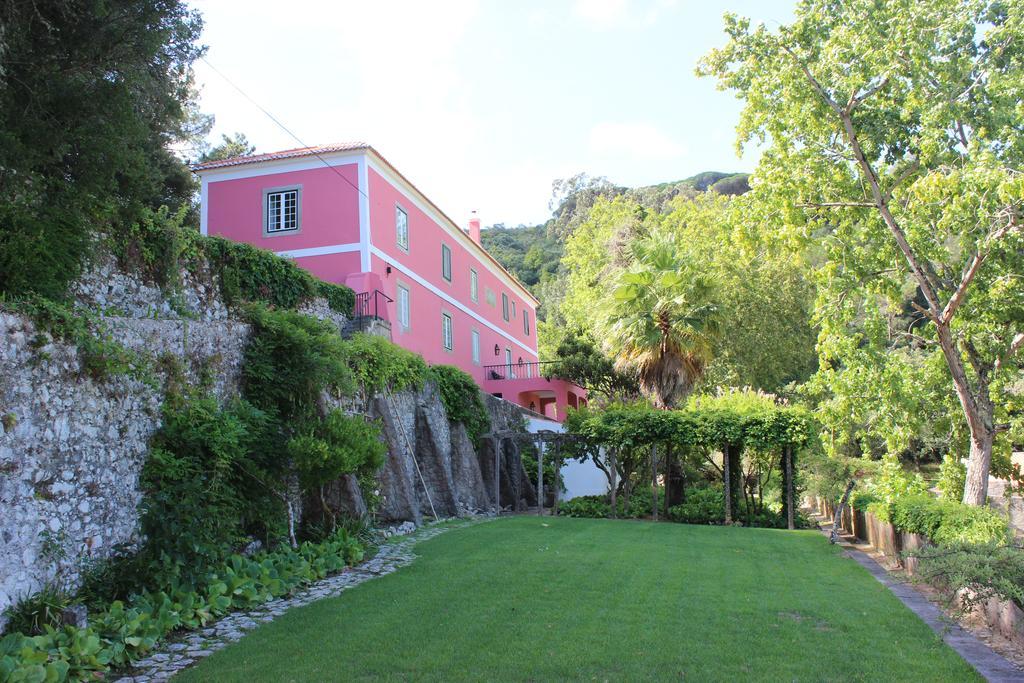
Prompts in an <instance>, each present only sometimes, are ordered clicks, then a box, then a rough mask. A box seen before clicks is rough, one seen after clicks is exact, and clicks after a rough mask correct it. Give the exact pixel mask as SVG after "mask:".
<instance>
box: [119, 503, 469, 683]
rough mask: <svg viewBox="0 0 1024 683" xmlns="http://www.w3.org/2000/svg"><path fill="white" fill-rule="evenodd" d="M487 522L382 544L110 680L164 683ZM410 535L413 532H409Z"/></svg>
mask: <svg viewBox="0 0 1024 683" xmlns="http://www.w3.org/2000/svg"><path fill="white" fill-rule="evenodd" d="M487 519H488V517H480V518H470V519H468V520H466V521H464V522H463V523H461V524H448V525H447V526H442V524H444V521H442V522H439V523H438V524H434V525H430V526H426V527H423V528H421V529H419V530H418V531H416V532H415V533H412V534H409V535H408V536H407V537H406V538H404V539H402V540H401V541H397V542H394V543H384V544H382V545H380V546H378V549H377V554H376V555H374V556H373V558H371V559H369V560H367V561H366V562H363V563H362V564H359V565H357V566H355V567H348V568H346V569H344V570H343V571H341V572H339V573H337V574H335V575H334V576H329V577H327V578H326V579H323V580H321V581H318V582H316V583H314V584H312V585H310V586H308V587H306V588H305V589H303V590H301V591H299V592H298V593H296V594H295V595H292V596H290V597H287V598H276V599H274V600H270V601H269V602H265V603H263V604H262V605H260V606H259V607H254V608H253V609H250V610H242V611H238V612H232V613H231V614H228V615H227V616H224V617H222V618H221V619H218V620H217V621H215V622H211V623H210V624H208V625H207V626H206V627H205V628H202V629H198V630H195V631H188V632H185V633H182V634H181V636H180V637H178V638H175V639H173V640H172V639H168V640H167V641H165V642H163V643H161V645H160V646H159V647H158V648H157V649H156V650H155V651H154V652H153V653H152V654H150V655H149V656H148V657H146V658H145V659H140V660H138V661H137V662H135V665H134V666H133V667H132V669H131V671H130V673H129V674H128V675H125V676H122V677H120V678H116V679H114V680H117V681H120V683H157V682H158V681H167V680H169V679H170V678H171V676H173V675H174V674H176V673H177V672H179V671H181V670H182V669H185V668H187V667H189V666H191V665H192V664H194V663H195V662H196V660H199V659H202V658H203V657H209V656H210V655H212V654H213V653H214V652H216V651H217V650H220V649H222V648H224V647H226V646H227V645H230V644H231V643H234V642H236V641H238V640H241V638H242V636H244V635H245V632H246V631H251V630H253V629H255V628H256V627H258V626H259V625H260V624H265V623H267V622H270V621H273V620H274V619H276V618H277V617H279V616H281V615H282V614H284V613H285V612H287V611H288V610H290V609H292V608H294V607H302V606H303V605H308V604H309V603H311V602H316V601H317V600H323V599H324V598H333V597H335V596H338V595H341V593H342V592H344V591H345V590H348V589H349V588H352V587H353V586H358V585H359V584H361V583H364V582H366V581H369V580H370V579H375V578H377V577H378V576H384V575H386V574H390V573H391V572H393V571H395V570H397V569H399V568H401V567H404V566H406V565H408V564H411V563H412V561H413V560H415V559H416V555H414V554H413V552H412V549H413V547H414V546H415V545H416V544H417V543H419V542H421V541H425V540H427V539H430V538H434V537H435V536H439V535H440V534H443V533H444V532H446V531H449V530H451V529H461V528H463V527H466V526H470V525H472V524H477V523H479V522H482V521H485V520H487ZM407 529H409V526H407V525H402V526H400V527H395V528H392V529H388V532H389V533H387V534H386V536H392V537H393V536H397V535H399V534H401V533H402V531H405V530H407ZM412 529H415V527H414V526H413V527H412Z"/></svg>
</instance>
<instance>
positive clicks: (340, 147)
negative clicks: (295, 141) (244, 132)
mask: <svg viewBox="0 0 1024 683" xmlns="http://www.w3.org/2000/svg"><path fill="white" fill-rule="evenodd" d="M369 147H370V146H369V145H368V144H366V143H365V142H339V143H337V144H334V145H317V146H316V147H296V148H295V149H286V150H283V151H281V152H270V153H269V154H253V155H251V156H247V157H232V158H230V159H218V160H217V161H207V162H205V163H202V164H194V165H193V166H192V170H193V171H205V170H208V169H212V168H226V167H228V166H242V165H244V164H255V163H259V162H261V161H277V160H279V159H292V158H295V157H312V156H316V155H317V154H330V153H333V152H352V151H355V150H357V149H368V148H369Z"/></svg>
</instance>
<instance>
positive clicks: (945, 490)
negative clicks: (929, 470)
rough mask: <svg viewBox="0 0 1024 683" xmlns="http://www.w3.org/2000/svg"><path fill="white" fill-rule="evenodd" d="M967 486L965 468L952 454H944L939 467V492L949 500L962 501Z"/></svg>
mask: <svg viewBox="0 0 1024 683" xmlns="http://www.w3.org/2000/svg"><path fill="white" fill-rule="evenodd" d="M966 484H967V467H965V466H964V464H963V463H962V462H960V460H959V459H958V458H957V457H955V456H954V455H953V454H952V453H946V456H945V457H944V458H942V464H941V465H940V466H939V483H938V487H939V491H941V492H942V497H943V498H947V499H949V500H963V497H964V486H965V485H966Z"/></svg>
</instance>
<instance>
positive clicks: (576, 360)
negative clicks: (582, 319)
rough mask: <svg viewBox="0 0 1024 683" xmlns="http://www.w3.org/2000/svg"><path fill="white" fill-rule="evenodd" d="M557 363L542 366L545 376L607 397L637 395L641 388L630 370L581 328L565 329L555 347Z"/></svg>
mask: <svg viewBox="0 0 1024 683" xmlns="http://www.w3.org/2000/svg"><path fill="white" fill-rule="evenodd" d="M555 359H556V360H557V362H554V363H551V364H549V365H546V366H545V367H544V376H545V377H559V378H562V379H566V380H569V381H570V382H573V383H574V384H576V385H578V386H581V387H584V388H586V389H587V391H588V392H590V393H589V395H590V397H591V399H593V398H594V395H595V394H598V395H601V396H603V397H604V398H605V399H606V400H630V399H635V398H638V397H639V395H640V387H639V386H638V384H637V381H636V377H635V375H634V373H632V372H623V371H621V370H618V369H617V368H616V367H615V363H614V362H613V361H612V360H611V359H609V358H608V357H607V356H605V355H604V354H603V353H601V351H600V349H599V348H598V346H597V343H596V342H595V341H594V339H593V338H592V337H591V336H590V334H589V333H587V332H586V331H585V330H583V328H580V327H577V328H575V329H570V330H566V331H565V335H564V336H563V337H562V339H561V341H560V342H559V343H558V346H557V348H556V350H555Z"/></svg>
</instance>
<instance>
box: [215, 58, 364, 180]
mask: <svg viewBox="0 0 1024 683" xmlns="http://www.w3.org/2000/svg"><path fill="white" fill-rule="evenodd" d="M199 59H201V60H202V61H203V63H204V64H206V66H208V67H210V69H212V70H213V72H214V73H215V74H217V75H218V76H220V77H221V78H223V79H224V81H225V82H227V84H228V85H230V86H231V87H232V88H234V89H235V90H237V91H238V92H239V93H240V94H241V95H242V97H244V98H245V99H247V100H249V102H250V103H251V104H252V105H253V106H255V107H256V108H257V109H259V110H260V111H261V112H263V114H264V115H266V117H267V118H268V119H270V120H271V121H273V122H274V123H275V124H276V125H277V127H278V128H280V129H281V130H283V131H284V132H285V133H288V135H290V136H292V138H294V139H295V141H296V142H297V143H299V145H301V146H302V147H305V148H306V149H308V150H309V151H310V152H311V153H312V155H313V156H315V157H316V158H317V159H319V160H320V161H321V162H323V165H324V166H326V167H327V168H329V169H331V170H332V171H334V174H335V175H336V176H338V177H339V178H341V179H342V180H344V181H345V182H346V183H348V184H349V185H351V186H352V188H353V189H354V190H355V191H356V192H358V193H359V194H361V195H363V196H364V197H366V198H367V199H369V198H370V196H369V195H368V194H366V193H365V192H363V191H362V190H361V189H359V186H358V185H355V184H353V182H352V181H351V180H349V179H348V178H346V177H345V176H343V175H342V174H341V171H339V170H338V169H337V167H335V166H331V164H329V163H328V162H327V160H326V159H324V158H323V157H322V156H320V154H319V152H317V151H316V150H314V149H313V148H312V147H311V146H310V145H307V144H306V143H305V142H303V141H302V140H301V139H299V136H298V135H296V134H295V133H293V132H292V131H291V130H290V129H289V128H288V126H286V125H284V124H283V123H281V122H280V121H279V120H278V119H277V117H276V116H274V115H273V114H271V113H270V112H269V111H267V110H266V109H265V108H264V107H263V105H261V104H260V103H259V102H257V101H256V100H254V99H253V98H251V97H249V94H248V93H247V92H245V91H244V90H242V89H241V88H240V87H238V86H237V85H235V83H234V81H232V80H231V79H230V78H228V77H227V76H225V75H224V74H223V73H222V72H221V71H220V69H218V68H217V67H215V66H214V65H213V64H210V62H209V60H207V59H206V57H203V56H202V55H200V57H199Z"/></svg>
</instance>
